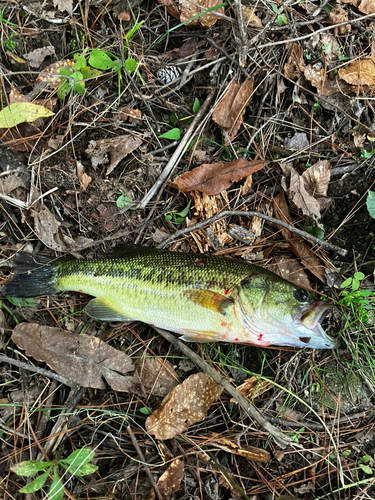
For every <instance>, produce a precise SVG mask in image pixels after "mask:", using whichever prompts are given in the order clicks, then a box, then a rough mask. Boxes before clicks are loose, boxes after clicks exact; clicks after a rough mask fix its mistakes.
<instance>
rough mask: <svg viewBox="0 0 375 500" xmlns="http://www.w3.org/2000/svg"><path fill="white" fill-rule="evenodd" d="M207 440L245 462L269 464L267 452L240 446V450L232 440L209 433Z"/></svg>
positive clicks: (252, 447)
mask: <svg viewBox="0 0 375 500" xmlns="http://www.w3.org/2000/svg"><path fill="white" fill-rule="evenodd" d="M209 438H210V440H211V441H212V442H213V443H214V445H215V446H217V447H218V448H221V449H222V450H225V451H227V452H228V453H232V454H233V455H239V456H240V457H243V458H246V460H254V461H255V462H269V461H270V460H271V457H270V454H269V453H268V451H266V450H263V449H262V448H255V447H254V446H241V448H239V447H238V445H237V444H236V443H235V441H234V440H232V439H228V438H227V437H224V436H223V435H221V434H218V433H216V432H210V433H209Z"/></svg>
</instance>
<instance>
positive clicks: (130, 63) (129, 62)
mask: <svg viewBox="0 0 375 500" xmlns="http://www.w3.org/2000/svg"><path fill="white" fill-rule="evenodd" d="M137 66H138V63H137V61H136V60H135V59H126V61H125V68H126V69H127V71H128V72H129V73H133V71H135V70H136V68H137Z"/></svg>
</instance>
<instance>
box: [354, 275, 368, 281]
mask: <svg viewBox="0 0 375 500" xmlns="http://www.w3.org/2000/svg"><path fill="white" fill-rule="evenodd" d="M354 277H355V279H356V280H359V281H361V280H363V279H364V278H365V275H364V274H363V273H354Z"/></svg>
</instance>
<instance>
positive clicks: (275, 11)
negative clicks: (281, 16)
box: [271, 3, 277, 14]
mask: <svg viewBox="0 0 375 500" xmlns="http://www.w3.org/2000/svg"><path fill="white" fill-rule="evenodd" d="M271 7H272V10H273V11H274V13H275V14H277V5H276V4H275V3H271Z"/></svg>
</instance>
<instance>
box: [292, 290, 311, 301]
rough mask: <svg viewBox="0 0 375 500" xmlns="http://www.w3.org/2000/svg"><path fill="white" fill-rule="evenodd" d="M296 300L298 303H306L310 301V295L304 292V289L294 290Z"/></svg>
mask: <svg viewBox="0 0 375 500" xmlns="http://www.w3.org/2000/svg"><path fill="white" fill-rule="evenodd" d="M294 298H295V299H297V300H298V302H306V300H307V299H308V294H307V292H306V290H303V289H302V288H297V289H296V290H294Z"/></svg>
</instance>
